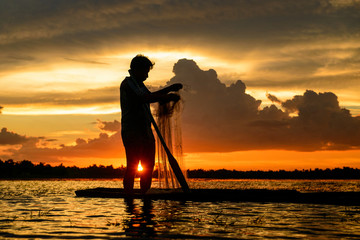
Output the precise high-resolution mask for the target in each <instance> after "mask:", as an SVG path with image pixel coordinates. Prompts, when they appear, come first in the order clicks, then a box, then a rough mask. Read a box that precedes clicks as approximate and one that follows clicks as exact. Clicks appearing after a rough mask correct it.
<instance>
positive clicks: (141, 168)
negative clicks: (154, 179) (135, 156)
mask: <svg viewBox="0 0 360 240" xmlns="http://www.w3.org/2000/svg"><path fill="white" fill-rule="evenodd" d="M137 170H138V172H141V171H142V170H143V167H142V166H141V162H139V165H138V169H137Z"/></svg>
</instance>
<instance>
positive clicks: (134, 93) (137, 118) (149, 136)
mask: <svg viewBox="0 0 360 240" xmlns="http://www.w3.org/2000/svg"><path fill="white" fill-rule="evenodd" d="M153 66H154V63H153V62H151V61H150V60H149V59H148V58H147V57H146V56H143V55H140V54H139V55H137V56H135V57H134V58H133V59H132V60H131V64H130V70H129V73H130V76H128V77H126V78H125V79H124V80H123V81H122V83H121V85H120V105H121V137H122V140H123V144H124V147H125V152H126V172H125V176H124V182H123V184H124V190H125V193H127V194H132V193H133V189H134V178H135V175H136V172H137V168H138V165H139V162H141V165H142V167H143V171H142V172H141V175H140V189H141V193H143V194H145V193H146V192H147V191H148V190H149V189H150V187H151V181H152V173H153V170H154V165H155V138H154V135H153V133H152V129H151V120H150V116H149V113H150V103H154V102H171V101H174V102H176V101H179V100H180V96H179V95H178V94H175V93H171V92H176V91H179V90H180V89H181V88H182V87H183V86H182V84H180V83H176V84H173V85H170V86H168V87H166V88H163V89H161V90H159V91H156V92H150V91H149V90H148V88H147V87H146V86H145V85H144V81H145V80H146V79H147V78H148V73H149V71H150V70H151V69H152V68H153ZM150 114H151V113H150Z"/></svg>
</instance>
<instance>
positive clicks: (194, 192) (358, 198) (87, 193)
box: [75, 188, 360, 206]
mask: <svg viewBox="0 0 360 240" xmlns="http://www.w3.org/2000/svg"><path fill="white" fill-rule="evenodd" d="M75 193H76V196H78V197H98V198H129V197H130V198H150V199H166V200H179V201H210V202H211V201H235V202H279V203H280V202H287V203H316V204H335V205H354V206H359V205H360V192H299V191H296V190H267V189H245V190H238V189H191V190H190V192H183V191H182V190H181V189H151V190H150V192H148V193H147V194H145V195H143V194H140V191H139V190H135V191H134V194H133V195H131V196H129V195H126V194H125V193H124V189H122V188H92V189H84V190H77V191H75Z"/></svg>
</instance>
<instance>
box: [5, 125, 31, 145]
mask: <svg viewBox="0 0 360 240" xmlns="http://www.w3.org/2000/svg"><path fill="white" fill-rule="evenodd" d="M26 141H28V138H27V137H26V136H21V135H19V134H17V133H14V132H10V131H8V130H7V128H2V129H1V132H0V145H16V144H22V143H25V142H26Z"/></svg>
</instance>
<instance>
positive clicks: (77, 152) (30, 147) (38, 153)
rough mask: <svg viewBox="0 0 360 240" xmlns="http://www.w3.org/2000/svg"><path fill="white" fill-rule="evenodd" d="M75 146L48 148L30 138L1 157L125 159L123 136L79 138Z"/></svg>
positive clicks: (117, 133) (52, 159)
mask: <svg viewBox="0 0 360 240" xmlns="http://www.w3.org/2000/svg"><path fill="white" fill-rule="evenodd" d="M75 142H76V143H75V145H63V144H62V145H60V147H58V148H55V147H46V145H45V146H43V145H42V144H41V139H39V138H29V140H28V141H25V142H22V143H21V147H20V148H18V149H7V150H6V151H4V153H3V154H2V155H0V157H3V158H7V157H11V158H14V159H19V160H20V159H31V160H34V161H46V162H54V163H56V162H62V160H63V159H66V158H104V159H106V158H121V157H124V149H123V147H122V141H121V134H120V132H116V133H115V134H112V135H108V134H106V133H100V134H99V136H98V137H96V138H92V139H87V140H86V139H83V138H78V139H76V141H75Z"/></svg>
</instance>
